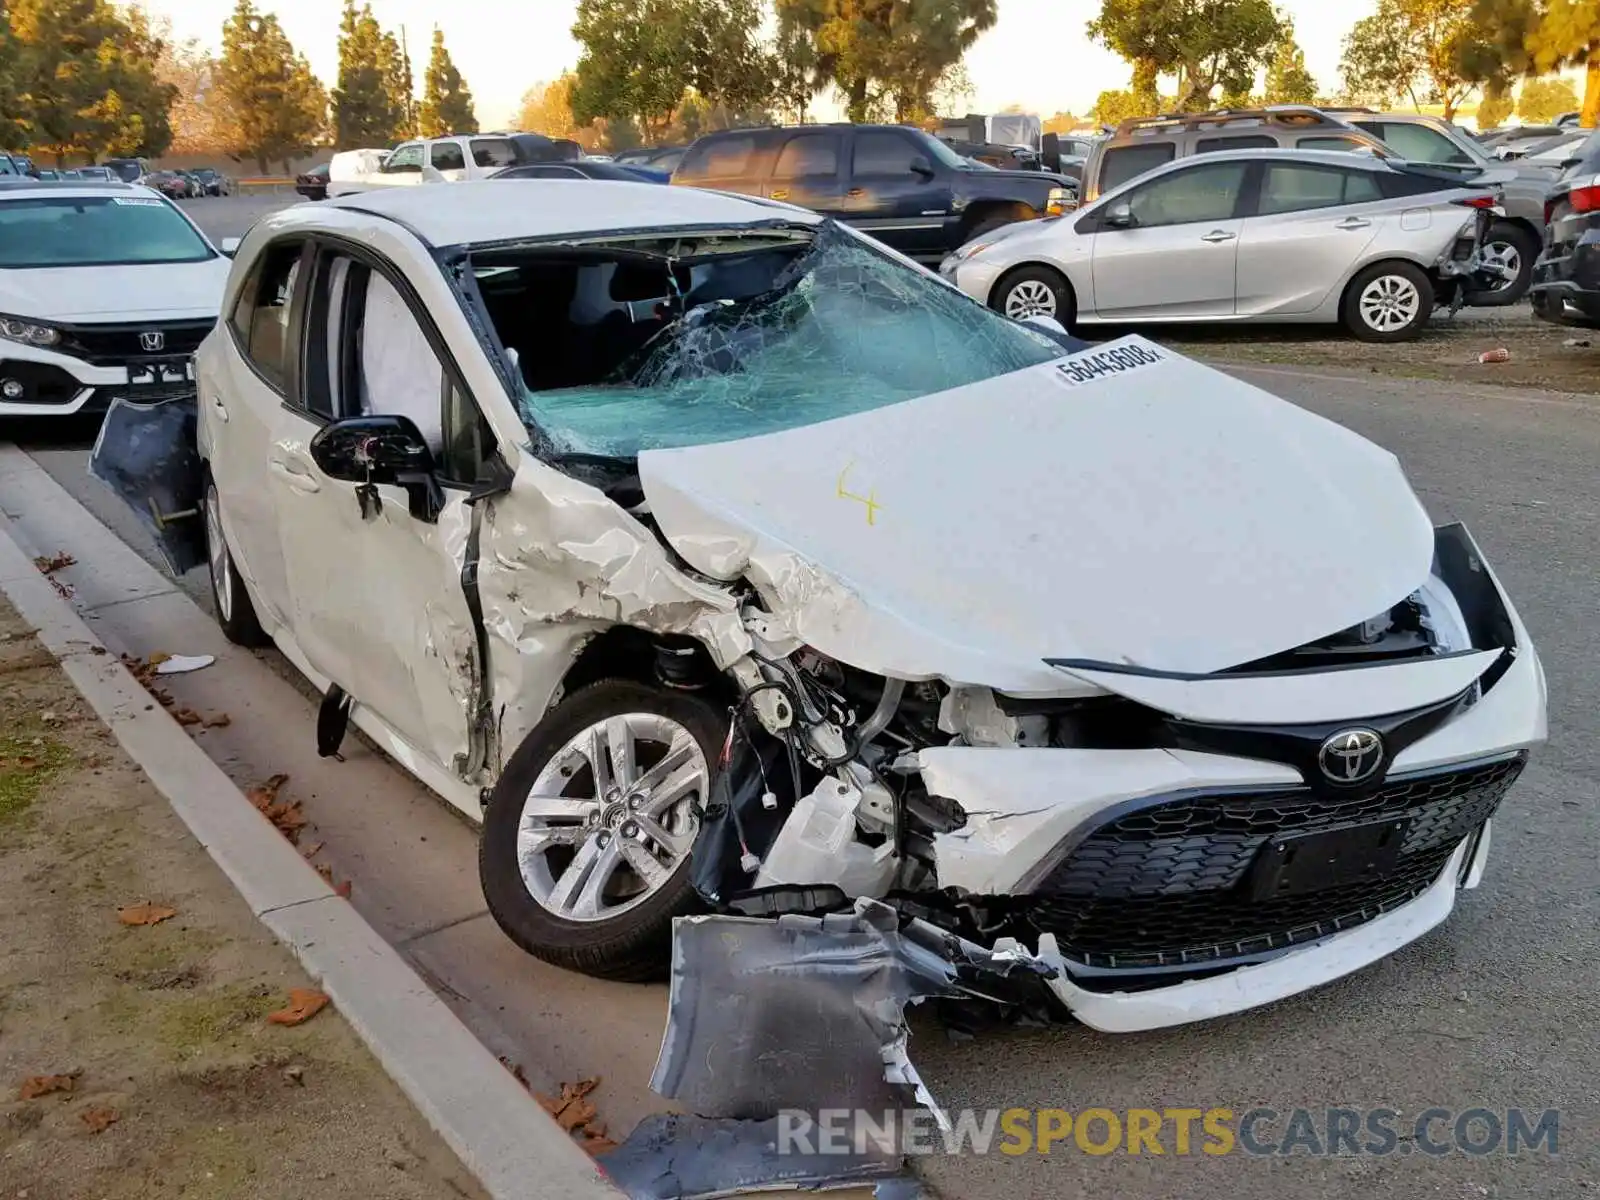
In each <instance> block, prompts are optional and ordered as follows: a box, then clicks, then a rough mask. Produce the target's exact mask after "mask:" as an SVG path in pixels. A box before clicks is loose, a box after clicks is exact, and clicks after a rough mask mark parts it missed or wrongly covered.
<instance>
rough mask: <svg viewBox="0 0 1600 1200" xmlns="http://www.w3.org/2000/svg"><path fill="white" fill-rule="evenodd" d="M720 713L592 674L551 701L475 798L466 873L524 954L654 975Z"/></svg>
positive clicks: (691, 899)
mask: <svg viewBox="0 0 1600 1200" xmlns="http://www.w3.org/2000/svg"><path fill="white" fill-rule="evenodd" d="M726 727H727V718H726V716H725V715H723V714H721V713H719V712H718V711H717V709H715V708H713V707H712V706H711V705H710V704H709V703H707V702H706V701H705V700H702V699H701V698H700V697H698V696H696V695H693V694H690V693H681V692H669V691H666V690H664V689H660V688H654V687H650V686H647V685H645V684H642V683H636V682H633V681H631V680H621V679H606V680H601V681H600V682H599V683H595V684H591V685H589V686H588V687H585V688H582V689H580V690H579V691H576V692H574V693H573V694H572V695H570V696H568V697H567V698H566V699H564V700H562V701H561V703H559V704H557V705H556V706H555V707H554V708H553V709H551V710H550V712H549V713H547V714H546V715H545V718H544V720H542V721H540V722H539V724H538V725H537V726H535V727H534V729H533V731H532V732H531V733H529V734H528V736H527V737H526V738H525V739H523V742H522V744H521V745H520V746H518V747H517V750H516V753H515V754H513V755H512V756H511V761H510V762H508V763H507V764H506V768H505V770H504V771H503V772H502V773H501V775H500V780H499V782H498V783H496V784H495V788H494V792H493V793H492V795H491V796H490V799H489V808H488V811H487V812H486V813H485V815H484V821H483V835H482V838H481V840H480V842H479V844H478V875H479V879H480V880H481V882H482V884H483V894H484V898H485V899H486V900H487V902H488V905H489V912H490V913H491V914H492V915H493V917H494V919H495V921H496V923H497V924H498V925H499V926H500V928H501V929H502V930H504V931H505V934H506V936H507V937H509V938H510V939H511V940H512V941H513V942H515V943H516V944H517V945H518V946H520V947H522V949H524V950H526V951H527V952H528V953H529V954H532V955H533V956H534V957H536V958H541V959H543V960H544V961H545V962H548V963H552V964H554V965H555V966H558V967H564V968H566V969H567V970H571V971H580V972H582V973H583V974H585V975H593V976H596V977H598V978H601V979H615V980H620V981H623V982H644V981H646V980H650V979H656V978H660V977H661V976H662V975H664V974H665V972H666V969H667V966H668V961H669V957H670V950H671V945H672V921H673V918H675V917H679V916H682V915H684V914H685V913H689V912H692V911H694V909H695V907H696V897H695V893H694V887H693V883H692V880H691V878H690V850H691V849H692V847H693V845H694V842H695V839H696V838H697V837H698V836H699V832H700V821H699V815H698V810H699V809H702V808H704V806H705V804H706V803H707V801H708V800H709V798H710V791H711V784H712V780H713V779H714V778H715V774H716V771H717V755H718V751H719V750H720V748H721V743H722V738H723V735H724V734H725V733H726Z"/></svg>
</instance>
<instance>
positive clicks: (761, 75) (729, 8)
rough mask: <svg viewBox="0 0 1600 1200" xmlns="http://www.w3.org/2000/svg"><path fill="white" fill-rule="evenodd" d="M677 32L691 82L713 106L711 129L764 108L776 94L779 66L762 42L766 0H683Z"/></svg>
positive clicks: (726, 125)
mask: <svg viewBox="0 0 1600 1200" xmlns="http://www.w3.org/2000/svg"><path fill="white" fill-rule="evenodd" d="M680 7H681V10H682V11H681V12H680V13H679V16H678V24H677V33H678V36H679V37H680V39H681V46H682V48H681V51H680V53H681V54H682V55H683V59H684V65H685V67H686V68H687V76H688V84H689V86H690V87H691V88H693V89H694V90H695V91H696V92H697V93H699V95H700V96H701V97H702V98H703V99H704V100H705V101H706V102H707V104H708V105H709V107H710V111H709V113H708V114H707V115H708V117H709V120H710V127H711V128H714V129H726V128H728V126H729V125H730V124H733V123H735V122H736V120H737V119H738V116H739V115H740V114H748V113H753V112H757V111H760V110H764V109H765V108H767V106H768V105H770V104H771V103H772V100H773V95H774V92H775V90H776V89H775V87H774V74H775V70H776V67H775V63H774V62H773V58H772V54H771V53H770V52H769V51H768V50H767V48H766V46H764V45H763V44H762V42H761V23H762V19H763V17H764V15H765V14H764V9H763V5H762V2H761V0H680Z"/></svg>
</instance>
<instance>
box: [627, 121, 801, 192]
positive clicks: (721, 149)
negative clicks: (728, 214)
mask: <svg viewBox="0 0 1600 1200" xmlns="http://www.w3.org/2000/svg"><path fill="white" fill-rule="evenodd" d="M778 132H779V131H777V130H771V131H769V130H755V129H752V130H748V131H741V132H739V133H719V134H713V135H711V136H709V137H703V138H701V139H700V140H699V141H697V142H695V143H694V145H692V146H690V147H689V149H688V150H687V151H685V152H684V155H683V159H682V160H681V162H680V163H679V164H678V165H677V169H676V170H674V171H673V174H672V182H673V183H675V184H687V185H689V186H690V187H705V188H715V189H716V190H718V191H723V192H738V193H739V194H740V195H744V196H764V195H766V188H767V176H768V175H769V174H770V173H771V170H772V147H773V142H774V141H775V138H774V136H773V135H774V134H776V133H778ZM655 164H656V159H655V158H652V159H651V165H652V166H654V165H655ZM661 169H662V170H669V169H670V168H668V167H665V166H663V167H661Z"/></svg>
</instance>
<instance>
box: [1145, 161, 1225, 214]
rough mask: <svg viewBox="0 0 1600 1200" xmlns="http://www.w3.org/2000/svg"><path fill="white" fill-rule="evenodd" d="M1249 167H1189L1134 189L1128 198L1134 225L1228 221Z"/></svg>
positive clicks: (1210, 165)
mask: <svg viewBox="0 0 1600 1200" xmlns="http://www.w3.org/2000/svg"><path fill="white" fill-rule="evenodd" d="M1248 166H1249V164H1247V163H1242V162H1220V163H1211V164H1208V165H1206V166H1197V167H1190V168H1188V169H1187V170H1180V171H1174V172H1173V173H1172V174H1170V175H1163V176H1162V177H1161V178H1160V179H1157V180H1154V181H1152V182H1150V183H1147V184H1145V185H1144V186H1143V187H1141V188H1135V189H1134V191H1133V192H1132V193H1131V194H1130V195H1129V197H1128V204H1129V206H1130V207H1131V208H1132V209H1133V219H1134V223H1135V224H1136V225H1138V226H1139V227H1141V228H1150V227H1159V226H1162V225H1187V224H1190V223H1192V222H1196V221H1226V220H1229V219H1230V218H1231V217H1232V216H1233V215H1234V211H1235V209H1236V208H1237V206H1238V203H1239V192H1240V191H1241V190H1242V188H1243V186H1244V174H1245V171H1246V170H1247V169H1248Z"/></svg>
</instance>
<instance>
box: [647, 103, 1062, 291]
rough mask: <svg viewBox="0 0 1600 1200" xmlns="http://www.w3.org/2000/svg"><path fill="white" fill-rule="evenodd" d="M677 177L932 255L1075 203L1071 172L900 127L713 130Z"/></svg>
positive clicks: (691, 151) (913, 253) (920, 255)
mask: <svg viewBox="0 0 1600 1200" xmlns="http://www.w3.org/2000/svg"><path fill="white" fill-rule="evenodd" d="M672 182H673V183H675V184H687V185H690V186H693V187H705V188H714V189H717V190H719V191H725V192H739V193H741V194H743V195H746V196H763V197H765V198H767V199H769V200H783V201H787V202H788V203H790V204H798V205H801V206H803V207H805V208H809V209H813V210H815V211H816V212H819V213H822V214H823V215H824V216H829V217H837V218H838V219H839V220H841V221H843V222H845V223H846V224H848V225H853V226H855V227H856V228H857V229H859V230H861V231H862V232H863V233H868V234H871V235H872V236H873V237H875V238H877V239H878V240H879V241H881V242H883V243H884V244H885V245H888V246H891V247H893V248H894V249H896V250H898V251H900V252H901V253H902V254H906V255H909V256H910V257H912V258H916V259H921V260H924V261H929V262H938V261H939V260H940V259H942V258H943V257H944V256H945V255H946V254H949V253H950V252H951V251H952V250H955V249H957V248H958V247H960V246H962V245H964V244H965V243H967V242H969V241H971V240H972V239H973V238H974V237H977V236H978V235H979V234H981V233H984V232H986V231H987V230H990V229H994V228H996V227H997V226H1000V225H1005V224H1007V223H1009V222H1011V221H1026V220H1031V219H1033V218H1035V217H1043V216H1047V215H1053V214H1058V213H1061V212H1065V211H1066V210H1067V209H1069V208H1073V207H1075V206H1076V204H1077V185H1076V184H1075V183H1074V182H1073V181H1072V180H1070V179H1067V178H1065V177H1064V176H1061V175H1053V174H1050V173H1049V172H1045V171H999V170H991V169H989V168H987V167H976V166H974V165H973V164H972V163H970V162H969V161H967V160H966V159H964V158H963V157H961V155H959V154H957V153H956V152H955V151H954V150H952V149H951V148H950V147H949V146H946V145H945V144H944V143H943V142H941V141H940V140H939V139H938V138H936V137H934V136H933V135H932V134H928V133H924V132H923V131H922V130H920V129H912V128H909V127H906V126H901V125H795V126H789V127H783V128H768V129H735V130H727V131H725V132H721V133H711V134H707V135H706V136H705V137H702V138H700V139H699V140H698V141H696V142H695V143H694V144H693V145H692V146H690V147H689V149H688V151H687V152H686V153H685V154H684V156H683V162H682V163H680V164H679V166H678V169H677V170H676V171H674V172H673V174H672Z"/></svg>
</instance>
